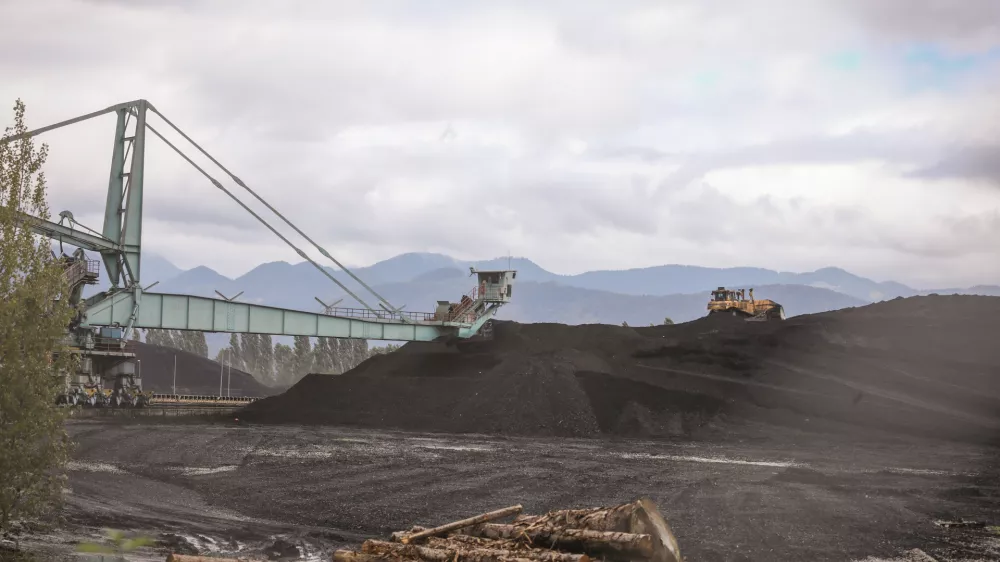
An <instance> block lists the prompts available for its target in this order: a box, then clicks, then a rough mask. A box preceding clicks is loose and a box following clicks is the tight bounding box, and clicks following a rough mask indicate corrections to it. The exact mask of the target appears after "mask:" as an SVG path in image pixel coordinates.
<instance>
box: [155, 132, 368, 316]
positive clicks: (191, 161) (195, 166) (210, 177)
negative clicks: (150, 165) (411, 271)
mask: <svg viewBox="0 0 1000 562" xmlns="http://www.w3.org/2000/svg"><path fill="white" fill-rule="evenodd" d="M146 128H148V129H149V130H150V131H152V132H153V134H154V135H156V136H157V137H159V138H160V140H162V141H163V142H165V143H166V144H167V146H169V147H170V148H172V149H173V150H174V152H176V153H177V154H179V155H180V156H181V158H183V159H184V160H187V163H188V164H191V165H192V166H194V168H195V169H196V170H198V171H199V172H201V174H202V175H203V176H205V177H206V178H208V180H209V181H210V182H212V185H214V186H215V187H217V188H219V189H221V190H222V192H223V193H225V194H226V195H228V196H229V197H230V198H231V199H232V200H233V201H236V202H237V203H239V204H240V206H241V207H243V209H244V210H245V211H246V212H248V213H250V214H251V215H253V217H254V218H255V219H257V220H258V221H260V223H261V224H263V225H264V226H266V227H267V228H268V230H270V231H271V232H273V233H274V235H275V236H277V237H278V238H281V240H282V241H283V242H284V243H285V244H288V245H289V246H290V247H291V248H292V249H293V250H295V252H296V253H297V254H298V255H300V256H302V258H303V259H305V260H306V261H308V262H309V263H311V264H312V265H313V266H314V267H315V268H316V269H318V270H319V271H320V272H322V273H323V275H326V276H327V277H329V278H330V280H331V281H333V282H334V283H336V284H337V285H339V286H340V288H341V289H343V290H344V291H345V292H346V293H347V294H348V295H350V296H351V297H352V298H354V299H355V300H357V301H358V302H359V303H361V304H362V305H363V306H364V307H365V308H367V309H368V310H370V311H372V312H374V313H375V315H376V316H378V314H379V313H378V312H377V311H376V310H375V309H373V308H372V307H371V306H369V305H368V303H366V302H365V301H363V300H361V297H359V296H357V295H355V294H354V293H352V292H351V290H350V289H348V288H347V287H346V286H344V284H343V283H341V282H340V281H338V280H337V278H336V277H334V276H332V275H330V272H328V271H327V270H325V269H323V266H321V265H319V264H318V263H316V262H315V261H313V260H312V258H310V257H309V256H307V255H306V253H305V252H303V251H302V250H300V249H299V248H298V247H297V246H296V245H295V244H293V243H292V242H291V241H290V240H289V239H288V238H285V237H284V235H282V234H281V233H280V232H278V231H277V230H275V228H274V227H273V226H271V225H270V224H269V223H268V222H267V221H266V220H264V219H263V218H262V217H261V216H260V215H258V214H257V213H255V212H254V211H253V209H251V208H250V207H248V206H247V205H246V203H244V202H243V201H240V200H239V198H237V197H236V196H235V195H233V193H232V192H231V191H229V190H228V189H226V188H225V187H223V185H222V184H221V183H219V180H217V179H215V178H213V177H212V176H211V175H209V173H208V172H206V171H205V170H204V169H203V168H202V167H201V166H199V165H198V164H196V163H195V162H194V161H193V160H191V159H190V158H189V157H188V155H187V154H184V152H183V151H181V149H179V148H177V147H176V146H174V144H173V143H171V142H170V141H168V140H167V139H166V138H165V137H164V136H163V135H161V134H160V132H159V131H157V130H156V129H154V128H153V126H152V125H150V124H149V123H146ZM175 128H176V127H175ZM192 144H193V143H192Z"/></svg>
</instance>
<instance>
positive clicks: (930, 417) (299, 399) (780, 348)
mask: <svg viewBox="0 0 1000 562" xmlns="http://www.w3.org/2000/svg"><path fill="white" fill-rule="evenodd" d="M998 334H1000V298H997V297H979V296H926V297H913V298H909V299H897V300H894V301H889V302H883V303H878V304H873V305H869V306H865V307H858V308H851V309H844V310H840V311H834V312H827V313H821V314H814V315H806V316H799V317H793V318H790V319H788V320H786V321H784V322H745V321H742V320H740V319H737V318H735V317H731V316H721V317H719V316H714V317H706V318H703V319H700V320H696V321H693V322H688V323H684V324H678V325H673V326H661V327H648V328H626V327H619V326H608V325H586V326H566V325H559V324H517V323H513V322H497V323H496V324H495V337H494V340H493V341H486V342H463V343H460V344H459V345H458V346H456V347H449V346H446V345H444V344H440V343H409V344H407V345H405V346H403V348H402V349H400V350H399V351H397V352H395V353H393V354H389V355H385V356H377V357H375V358H373V359H370V360H368V361H366V362H364V363H362V364H361V365H359V366H358V367H357V368H355V369H354V370H352V371H350V372H349V373H346V374H344V375H340V376H328V375H309V376H307V377H306V378H304V379H303V380H302V381H300V382H299V383H298V384H297V385H295V386H294V387H292V388H291V389H289V390H288V391H287V392H285V393H284V394H282V395H279V396H274V397H271V398H268V399H265V400H262V401H259V402H257V403H255V404H253V405H251V406H249V407H247V408H246V409H245V410H244V411H243V412H242V413H241V417H243V418H245V419H249V420H253V421H257V422H262V423H280V422H291V423H306V424H337V425H353V426H362V427H372V428H382V429H385V428H398V429H408V430H417V431H432V432H446V433H456V432H473V433H490V434H501V435H538V436H545V435H547V436H573V437H594V436H600V435H618V436H631V437H685V438H702V437H704V438H709V437H711V436H713V435H718V434H720V433H726V432H728V431H737V432H738V431H739V430H740V427H742V426H743V425H745V424H746V423H749V422H754V423H766V424H771V425H774V426H776V427H784V428H794V429H808V430H810V431H832V432H838V433H847V434H855V435H858V436H859V437H862V438H864V437H867V436H869V435H871V434H873V433H877V434H883V435H887V436H888V435H900V434H901V435H910V436H915V437H925V438H926V437H933V438H943V439H952V440H960V441H968V442H977V443H983V442H996V441H997V440H998V437H1000V346H997V345H996V343H995V342H996V337H997V335H998Z"/></svg>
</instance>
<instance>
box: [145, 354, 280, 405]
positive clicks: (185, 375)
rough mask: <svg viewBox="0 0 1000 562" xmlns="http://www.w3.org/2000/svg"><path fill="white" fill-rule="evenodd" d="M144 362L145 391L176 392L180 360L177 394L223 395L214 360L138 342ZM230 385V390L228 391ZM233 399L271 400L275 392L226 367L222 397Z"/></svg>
mask: <svg viewBox="0 0 1000 562" xmlns="http://www.w3.org/2000/svg"><path fill="white" fill-rule="evenodd" d="M133 345H135V346H136V353H137V355H138V359H139V361H141V362H142V363H141V367H140V369H141V374H142V388H143V390H151V391H153V392H156V393H159V394H172V393H173V391H174V357H176V358H177V393H178V394H195V395H203V396H218V395H219V368H220V365H219V364H218V363H216V362H215V361H212V360H211V359H208V358H205V357H201V356H199V355H195V354H193V353H189V352H187V351H181V350H178V349H173V348H170V347H163V346H159V345H150V344H147V343H141V342H135V343H134V344H133ZM227 384H228V387H227ZM227 388H228V391H229V392H230V394H231V395H232V396H254V397H257V396H269V395H271V394H273V393H274V391H273V390H272V389H271V388H269V387H267V386H264V385H263V384H261V383H260V382H258V381H257V379H255V378H253V375H250V374H249V373H245V372H243V371H240V370H239V369H232V372H231V373H230V370H229V366H228V365H227V366H226V372H225V375H223V378H222V393H223V394H226V391H227Z"/></svg>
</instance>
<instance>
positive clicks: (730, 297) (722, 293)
mask: <svg viewBox="0 0 1000 562" xmlns="http://www.w3.org/2000/svg"><path fill="white" fill-rule="evenodd" d="M712 300H713V301H716V302H724V301H734V300H737V299H736V291H730V290H728V289H726V288H725V287H719V288H718V289H716V290H714V291H712Z"/></svg>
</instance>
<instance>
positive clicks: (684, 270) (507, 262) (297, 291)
mask: <svg viewBox="0 0 1000 562" xmlns="http://www.w3.org/2000/svg"><path fill="white" fill-rule="evenodd" d="M470 267H475V268H477V269H507V268H510V269H515V270H517V280H516V284H515V286H514V294H513V300H512V302H511V304H509V305H507V306H505V307H504V308H502V309H501V311H500V313H499V314H498V318H501V319H510V320H517V321H519V322H558V323H564V324H585V323H609V324H620V323H622V322H628V323H629V324H630V325H647V324H649V323H661V322H663V320H664V318H665V317H669V318H671V319H672V320H673V321H675V322H684V321H688V320H693V319H694V318H698V317H700V316H703V315H704V314H705V306H706V303H707V300H708V297H709V291H711V290H712V289H714V288H716V287H720V286H725V287H731V288H739V287H754V294H755V295H756V296H757V297H758V298H768V299H772V300H775V301H777V302H779V303H781V304H782V305H783V306H784V308H785V313H786V314H787V315H788V316H794V315H798V314H810V313H816V312H823V311H827V310H834V309H838V308H846V307H851V306H861V305H865V304H869V303H871V302H876V301H880V300H888V299H893V298H896V297H909V296H915V295H920V294H929V293H942V294H950V293H959V294H981V295H993V296H1000V286H995V285H988V286H977V287H968V288H947V289H938V290H933V291H921V290H917V289H913V288H911V287H908V286H906V285H904V284H902V283H897V282H894V281H885V282H876V281H873V280H871V279H867V278H864V277H861V276H858V275H854V274H852V273H850V272H848V271H845V270H843V269H839V268H836V267H826V268H823V269H818V270H816V271H811V272H804V273H794V272H781V271H774V270H770V269H763V268H755V267H734V268H709V267H697V266H688V265H661V266H654V267H647V268H638V269H627V270H615V271H612V270H603V271H588V272H585V273H581V274H577V275H560V274H557V273H553V272H550V271H547V270H545V269H544V268H542V267H540V266H539V265H538V264H536V263H534V262H532V261H531V260H529V259H526V258H498V259H493V260H484V261H464V260H458V259H455V258H452V257H450V256H446V255H442V254H433V253H407V254H401V255H398V256H395V257H393V258H390V259H387V260H384V261H381V262H378V263H376V264H374V265H371V266H367V267H359V268H355V269H352V271H353V272H354V274H355V275H357V276H358V277H359V278H360V279H362V280H363V281H364V282H365V283H366V284H368V285H369V286H371V287H372V288H373V289H374V290H375V291H376V292H378V293H379V294H380V295H382V297H384V298H385V299H386V300H388V301H389V302H391V303H392V304H393V305H395V306H404V305H405V308H404V310H410V311H418V312H419V311H427V312H429V311H432V310H433V309H434V306H435V303H436V301H438V300H450V301H456V300H458V298H459V297H460V296H461V295H462V294H465V293H466V292H468V291H469V290H470V289H472V287H473V286H474V284H475V281H474V279H472V278H470V275H469V268H470ZM324 269H326V271H327V272H328V273H329V274H330V275H332V276H333V277H335V278H336V279H338V280H339V281H340V282H341V283H343V284H344V285H346V286H347V287H348V288H349V289H350V290H351V291H352V292H354V293H355V294H356V295H358V296H359V297H360V298H362V299H363V300H365V301H366V302H367V303H368V304H370V305H373V306H374V305H375V304H376V303H377V299H376V298H375V297H373V296H371V294H370V293H368V292H367V291H366V290H364V289H363V288H361V287H360V285H358V283H357V282H355V281H353V280H352V279H351V278H350V277H349V276H348V275H346V274H345V273H343V272H342V271H340V270H334V269H333V268H324ZM104 277H105V276H104V275H103V270H102V283H101V284H100V285H99V286H98V287H100V288H104V287H106V280H104V279H103V278H104ZM142 279H143V284H144V285H147V286H148V285H149V284H152V283H153V282H157V285H156V287H155V288H153V289H152V290H154V291H156V292H164V293H176V294H191V295H198V296H216V291H218V292H220V293H222V294H224V295H226V296H227V297H232V296H233V295H235V294H237V293H239V292H241V291H242V295H241V296H240V297H239V300H241V301H243V302H253V303H259V304H266V305H271V306H278V307H284V308H292V309H298V310H309V311H319V310H321V309H322V307H321V306H320V304H319V303H318V302H316V300H315V298H314V297H318V298H320V299H322V300H323V301H324V302H326V303H330V304H332V303H333V302H335V301H337V300H339V299H343V300H342V301H341V302H340V304H339V305H338V306H343V307H358V306H361V305H360V304H359V303H358V302H357V301H356V300H355V299H353V298H351V297H350V296H348V295H347V294H346V293H345V292H344V291H343V290H342V289H340V288H339V287H338V286H337V285H336V284H334V283H333V282H332V281H330V280H329V279H328V278H327V277H326V276H325V275H323V274H322V273H320V272H319V271H318V270H317V269H316V268H315V267H314V266H313V265H312V264H310V263H309V262H302V263H297V264H290V263H287V262H270V263H264V264H261V265H258V266H257V267H255V268H253V269H251V270H250V271H248V272H247V273H245V274H243V275H241V276H239V277H237V278H235V279H232V278H229V277H226V276H224V275H222V274H220V273H218V272H216V271H214V270H212V269H211V268H209V267H206V266H199V267H195V268H193V269H189V270H182V269H180V268H178V267H176V266H175V265H173V264H172V263H170V262H169V261H168V260H166V259H164V258H163V257H161V256H158V255H155V254H149V253H146V254H144V255H143V262H142ZM91 289H92V290H91V291H88V293H93V292H94V291H96V290H97V287H94V288H91ZM219 336H224V334H217V335H214V337H212V336H210V337H209V347H210V349H211V351H212V353H214V352H215V350H216V349H218V348H219V347H221V346H222V345H224V342H223V339H222V338H220V337H219ZM216 340H218V341H216Z"/></svg>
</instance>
